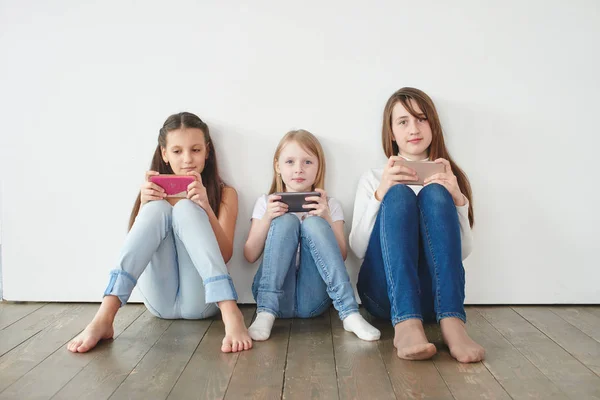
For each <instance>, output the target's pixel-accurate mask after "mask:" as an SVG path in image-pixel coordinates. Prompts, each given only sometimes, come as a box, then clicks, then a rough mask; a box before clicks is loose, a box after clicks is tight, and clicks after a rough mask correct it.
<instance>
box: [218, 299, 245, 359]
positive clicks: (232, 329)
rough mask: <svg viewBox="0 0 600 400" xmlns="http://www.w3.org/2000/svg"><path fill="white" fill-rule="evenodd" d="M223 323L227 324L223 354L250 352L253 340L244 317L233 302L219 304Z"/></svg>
mask: <svg viewBox="0 0 600 400" xmlns="http://www.w3.org/2000/svg"><path fill="white" fill-rule="evenodd" d="M219 308H220V309H221V315H222V317H223V323H224V324H225V337H224V338H223V345H222V346H221V351H222V352H223V353H237V352H238V351H243V350H250V349H251V348H252V339H251V338H250V335H249V334H248V329H247V328H246V324H245V323H244V316H243V315H242V312H241V311H240V309H239V308H238V306H237V304H236V302H235V301H233V300H227V301H222V302H220V303H219Z"/></svg>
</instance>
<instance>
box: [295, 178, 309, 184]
mask: <svg viewBox="0 0 600 400" xmlns="http://www.w3.org/2000/svg"><path fill="white" fill-rule="evenodd" d="M292 180H293V181H294V182H297V183H302V182H304V181H305V180H306V179H304V178H295V179H292Z"/></svg>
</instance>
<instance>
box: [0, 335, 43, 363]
mask: <svg viewBox="0 0 600 400" xmlns="http://www.w3.org/2000/svg"><path fill="white" fill-rule="evenodd" d="M44 329H46V328H43V329H40V330H39V331H37V332H36V333H34V334H33V335H31V336H29V337H27V338H25V339H23V341H22V342H19V343H18V344H16V345H15V346H14V347H11V348H10V349H8V350H6V351H5V352H4V353H2V354H0V358H2V357H4V356H5V355H7V354H8V353H10V352H11V351H13V350H14V349H16V348H17V347H19V346H20V345H22V344H23V343H25V342H26V341H28V340H29V339H32V338H34V337H36V336H37V335H39V334H40V332H42V331H43V330H44Z"/></svg>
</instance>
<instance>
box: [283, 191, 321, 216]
mask: <svg viewBox="0 0 600 400" xmlns="http://www.w3.org/2000/svg"><path fill="white" fill-rule="evenodd" d="M273 194H275V195H277V196H281V200H279V201H281V202H282V203H285V204H287V205H288V212H308V211H311V210H313V209H312V208H304V207H302V206H303V205H304V204H316V203H317V202H316V201H306V198H307V197H314V196H321V193H319V192H295V193H292V192H284V193H273Z"/></svg>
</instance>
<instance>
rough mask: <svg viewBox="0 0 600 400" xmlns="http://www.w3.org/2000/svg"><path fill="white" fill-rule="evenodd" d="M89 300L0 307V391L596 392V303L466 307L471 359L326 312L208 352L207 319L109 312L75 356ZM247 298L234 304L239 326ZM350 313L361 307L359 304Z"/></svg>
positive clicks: (419, 395) (255, 394) (89, 394)
mask: <svg viewBox="0 0 600 400" xmlns="http://www.w3.org/2000/svg"><path fill="white" fill-rule="evenodd" d="M97 307H98V305H97V304H60V303H49V304H40V303H25V304H12V303H0V399H49V398H52V399H78V400H79V399H108V398H110V399H167V398H168V399H221V398H227V399H245V398H253V399H278V398H285V399H310V398H313V399H318V398H321V399H337V398H339V399H393V398H398V399H511V398H513V399H568V398H570V399H577V400H587V399H600V307H598V306H586V307H543V306H539V307H468V308H467V314H468V319H469V323H468V329H469V333H470V334H471V336H472V337H473V338H474V339H475V340H476V341H478V342H479V343H480V344H482V345H483V346H484V347H485V348H486V350H487V358H486V360H485V361H484V362H483V363H477V364H470V365H462V364H459V363H457V362H455V361H454V360H453V359H452V358H451V357H450V355H449V354H448V351H447V349H446V348H445V347H444V346H443V345H442V344H441V343H440V342H441V340H440V332H439V329H438V328H437V327H436V326H428V327H427V328H426V329H427V334H428V336H429V338H430V340H432V341H434V343H436V345H437V346H438V349H439V353H438V354H437V355H436V356H435V357H434V359H433V360H431V361H426V362H409V361H403V360H400V359H398V358H397V357H396V356H395V353H394V348H393V343H392V339H393V330H392V328H391V327H390V326H389V323H386V322H384V321H378V320H372V322H373V323H374V324H375V325H376V326H377V327H378V328H380V329H381V330H382V340H380V341H379V342H375V343H373V342H371V343H368V342H363V341H361V340H359V339H357V338H356V337H355V336H354V335H352V334H349V333H347V332H345V331H344V330H343V328H342V325H341V323H340V321H339V319H338V318H337V313H336V312H335V310H333V309H332V310H331V312H330V313H326V314H325V315H323V316H321V317H318V318H314V319H310V320H300V319H296V320H277V321H276V322H275V327H274V330H273V335H272V337H271V339H270V340H269V341H267V342H263V343H255V347H254V349H253V350H251V351H249V352H244V353H240V354H223V353H221V352H220V351H219V348H220V343H221V339H222V337H223V326H222V322H221V321H220V320H219V319H214V320H206V321H180V320H177V321H168V320H161V319H158V318H155V317H153V316H152V315H151V314H149V313H148V312H147V311H146V310H145V308H144V307H143V306H142V305H128V306H126V307H124V308H123V309H121V311H120V312H119V314H118V316H117V320H116V322H115V339H114V341H108V342H104V343H101V345H99V346H98V348H97V349H95V350H94V351H92V352H90V353H87V354H71V353H70V352H68V351H67V350H66V349H65V345H66V343H67V342H68V341H69V339H71V338H72V337H74V336H75V335H76V334H77V333H78V332H80V331H81V330H82V329H83V328H84V327H85V325H86V324H87V323H88V321H89V320H90V319H91V318H92V316H93V315H94V313H95V311H96V309H97ZM254 310H255V308H254V307H253V306H244V307H243V308H242V311H243V313H244V315H245V317H246V322H247V323H250V322H251V320H252V317H253V314H254ZM361 312H362V310H361Z"/></svg>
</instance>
